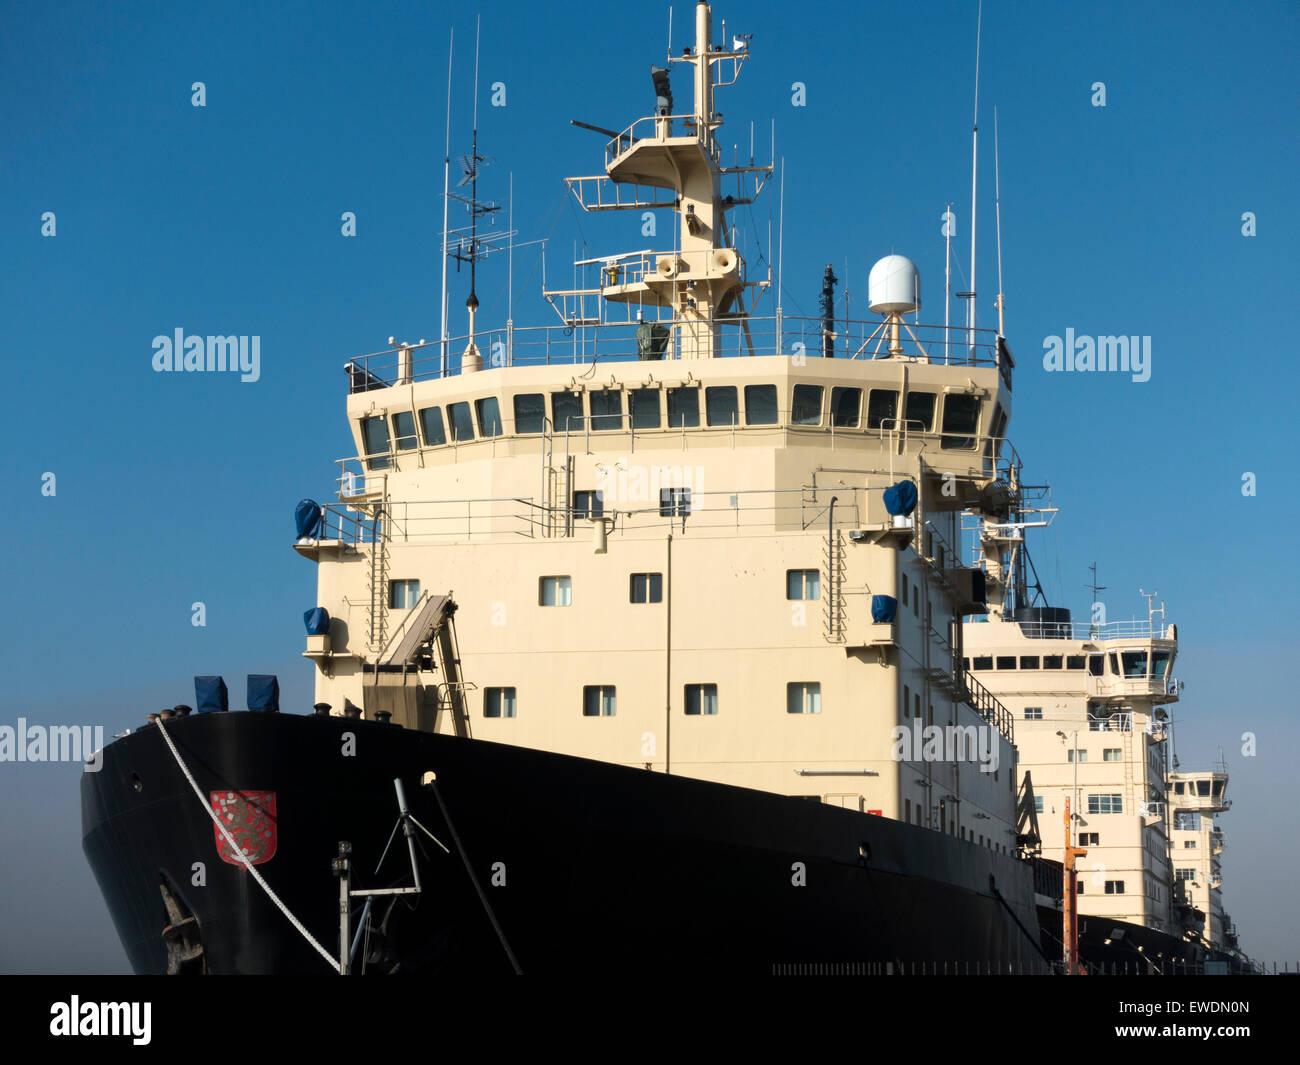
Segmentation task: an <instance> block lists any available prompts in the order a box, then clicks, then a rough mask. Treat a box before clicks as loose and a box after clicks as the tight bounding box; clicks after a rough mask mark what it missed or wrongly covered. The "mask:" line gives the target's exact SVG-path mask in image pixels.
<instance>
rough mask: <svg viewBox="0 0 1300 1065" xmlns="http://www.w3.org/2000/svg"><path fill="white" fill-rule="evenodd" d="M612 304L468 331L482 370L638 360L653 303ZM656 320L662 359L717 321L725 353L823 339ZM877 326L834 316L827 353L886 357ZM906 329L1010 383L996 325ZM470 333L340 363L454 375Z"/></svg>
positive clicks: (942, 357) (934, 352)
mask: <svg viewBox="0 0 1300 1065" xmlns="http://www.w3.org/2000/svg"><path fill="white" fill-rule="evenodd" d="M653 258H654V257H653V256H646V257H645V261H644V262H642V261H641V260H638V261H637V270H645V269H647V266H646V264H647V263H649V261H650V260H651V259H653ZM623 269H627V268H626V267H624V268H623ZM634 272H635V271H634ZM638 276H639V275H638ZM623 280H624V281H625V280H626V276H624V278H623ZM620 283H623V282H620ZM611 308H622V310H623V313H624V314H626V315H627V318H626V320H623V321H614V320H603V319H602V320H601V321H599V322H596V323H587V324H583V323H575V324H572V325H565V324H558V325H544V326H529V327H515V326H509V327H506V328H501V329H489V330H484V331H482V332H479V333H476V334H474V336H473V338H472V339H473V340H474V342H475V345H476V347H477V348H478V349H479V353H480V355H481V356H482V359H483V369H485V370H490V369H496V368H498V367H504V366H583V365H589V364H594V363H596V362H636V361H638V360H640V359H641V356H640V353H639V348H638V344H637V329H638V328H639V325H640V324H641V323H639V322H637V321H636V317H635V316H636V314H637V313H638V311H640V312H642V313H644V316H645V318H646V320H647V321H650V322H655V321H660V319H658V318H657V317H656V314H657V309H656V308H654V307H651V306H646V307H643V308H638V307H637V306H636V305H635V304H608V303H606V304H603V305H602V308H601V309H602V312H605V313H608V312H609V311H610V310H611ZM661 324H664V325H668V326H670V327H671V335H670V337H669V343H668V348H667V350H666V352H665V358H667V359H668V360H673V359H678V358H680V357H681V353H682V347H683V339H686V340H688V341H689V340H690V339H691V337H690V335H689V333H690V331H691V330H692V329H697V330H708V329H711V328H712V327H713V326H715V325H716V326H718V327H720V328H721V333H722V340H721V342H720V346H719V348H718V351H717V354H718V355H719V356H720V357H723V358H728V357H740V356H749V355H755V356H767V355H779V356H783V357H787V358H788V357H790V356H798V355H804V356H806V357H808V358H821V357H822V355H821V352H822V351H823V342H824V341H825V340H826V339H827V338H826V334H825V332H824V325H823V322H822V319H820V318H805V317H798V316H793V315H780V316H768V317H752V318H722V319H717V320H715V321H703V322H698V323H687V322H681V321H673V320H672V319H671V318H663V319H662V320H661ZM880 324H881V323H880V322H879V321H864V320H848V321H844V320H841V321H837V322H836V323H835V330H836V331H835V332H834V333H833V334H831V336H830V337H829V341H830V345H831V347H830V350H831V351H832V353H833V356H834V357H835V358H843V359H845V360H847V361H852V360H854V359H855V358H856V359H857V360H858V361H863V360H868V359H871V358H884V357H886V355H887V353H886V352H885V351H884V349H879V350H877V348H876V346H875V345H876V342H877V340H878V339H879V337H878V335H877V334H878V333H879V330H880ZM911 332H912V333H913V334H914V335H915V337H916V341H915V342H914V343H913V342H912V341H911V339H910V338H909V341H908V344H907V346H906V349H905V353H904V355H903V356H900V357H901V358H905V359H909V360H913V361H921V362H929V363H931V364H939V365H949V366H982V367H995V366H996V367H999V368H1001V369H1002V371H1003V374H1004V377H1005V378H1006V379H1007V380H1008V385H1009V378H1010V367H1011V366H1012V365H1013V363H1012V362H1011V359H1010V353H1009V352H1008V351H1007V350H1006V347H1005V344H1004V343H1000V342H999V338H998V335H997V333H996V331H995V330H992V329H977V330H975V331H974V333H973V334H972V333H971V332H970V331H969V330H967V329H965V328H964V327H960V328H959V327H957V326H952V327H945V326H942V325H920V324H917V325H912V326H911ZM972 336H973V338H974V339H973V340H972V339H971V337H972ZM873 337H875V338H876V339H872V338H873ZM470 339H471V338H470V337H469V336H468V335H464V336H458V337H452V338H449V339H448V341H447V351H446V358H445V359H444V357H443V348H442V343H441V342H440V341H436V340H434V341H427V342H425V343H423V344H409V345H405V346H399V347H394V348H388V349H385V350H383V351H377V352H372V353H370V354H366V355H358V356H356V357H354V358H352V359H350V360H348V362H347V363H345V369H347V371H348V373H349V378H350V391H351V392H366V391H370V390H373V389H378V388H387V387H389V386H391V385H395V384H409V383H411V382H412V381H426V380H434V379H437V378H441V377H454V376H458V375H459V374H460V372H461V356H462V353H463V352H464V351H465V349H466V348H467V347H468V346H469V342H470ZM642 361H647V360H642ZM648 361H658V360H648Z"/></svg>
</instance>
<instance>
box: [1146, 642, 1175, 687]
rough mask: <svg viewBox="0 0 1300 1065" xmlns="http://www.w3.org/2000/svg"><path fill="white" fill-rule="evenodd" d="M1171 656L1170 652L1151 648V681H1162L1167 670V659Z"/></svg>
mask: <svg viewBox="0 0 1300 1065" xmlns="http://www.w3.org/2000/svg"><path fill="white" fill-rule="evenodd" d="M1172 656H1173V652H1172V651H1162V650H1159V649H1158V648H1155V647H1153V648H1151V679H1152V680H1163V679H1164V676H1165V672H1166V671H1167V670H1168V669H1169V659H1170V658H1171V657H1172Z"/></svg>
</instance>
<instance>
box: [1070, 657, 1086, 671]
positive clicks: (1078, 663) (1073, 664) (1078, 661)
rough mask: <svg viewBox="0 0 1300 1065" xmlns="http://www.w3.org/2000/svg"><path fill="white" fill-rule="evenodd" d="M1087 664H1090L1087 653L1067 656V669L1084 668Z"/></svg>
mask: <svg viewBox="0 0 1300 1065" xmlns="http://www.w3.org/2000/svg"><path fill="white" fill-rule="evenodd" d="M1087 664H1088V656H1087V655H1066V656H1065V668H1066V669H1083V668H1084V666H1086V665H1087Z"/></svg>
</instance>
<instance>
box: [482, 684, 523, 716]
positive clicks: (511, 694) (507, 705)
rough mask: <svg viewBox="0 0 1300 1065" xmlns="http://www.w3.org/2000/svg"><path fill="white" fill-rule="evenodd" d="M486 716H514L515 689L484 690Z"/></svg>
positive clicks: (484, 714)
mask: <svg viewBox="0 0 1300 1065" xmlns="http://www.w3.org/2000/svg"><path fill="white" fill-rule="evenodd" d="M483 716H484V717H514V716H515V689H514V688H487V689H486V690H485V691H484V692H483Z"/></svg>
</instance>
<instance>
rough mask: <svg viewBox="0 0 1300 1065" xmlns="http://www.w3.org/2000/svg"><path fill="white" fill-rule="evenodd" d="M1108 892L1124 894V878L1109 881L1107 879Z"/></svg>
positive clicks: (1109, 893) (1108, 893) (1110, 893)
mask: <svg viewBox="0 0 1300 1065" xmlns="http://www.w3.org/2000/svg"><path fill="white" fill-rule="evenodd" d="M1106 894H1107V895H1122V894H1124V881H1122V880H1107V881H1106Z"/></svg>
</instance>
